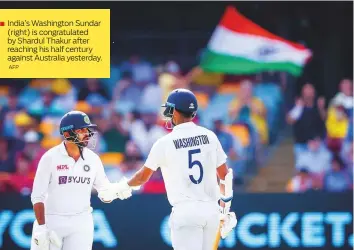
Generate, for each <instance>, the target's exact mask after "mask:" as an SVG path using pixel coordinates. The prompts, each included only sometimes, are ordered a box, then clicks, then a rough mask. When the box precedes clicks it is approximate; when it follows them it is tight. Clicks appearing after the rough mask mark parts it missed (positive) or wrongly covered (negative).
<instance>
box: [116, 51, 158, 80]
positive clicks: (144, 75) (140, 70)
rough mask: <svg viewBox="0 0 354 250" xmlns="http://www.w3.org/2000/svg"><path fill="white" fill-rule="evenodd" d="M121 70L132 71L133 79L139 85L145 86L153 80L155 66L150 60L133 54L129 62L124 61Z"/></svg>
mask: <svg viewBox="0 0 354 250" xmlns="http://www.w3.org/2000/svg"><path fill="white" fill-rule="evenodd" d="M121 70H122V71H130V72H132V78H133V81H134V82H135V83H137V84H138V85H142V86H144V85H145V84H147V83H148V82H151V81H152V80H153V75H154V68H153V67H152V65H151V64H150V63H149V62H146V61H143V60H141V58H140V57H139V56H138V55H132V56H131V57H130V58H129V61H128V62H124V63H123V64H122V66H121Z"/></svg>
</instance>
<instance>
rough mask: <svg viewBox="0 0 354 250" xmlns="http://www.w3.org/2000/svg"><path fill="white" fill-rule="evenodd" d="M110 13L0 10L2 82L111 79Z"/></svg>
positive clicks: (101, 10) (78, 10)
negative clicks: (33, 79) (8, 80)
mask: <svg viewBox="0 0 354 250" xmlns="http://www.w3.org/2000/svg"><path fill="white" fill-rule="evenodd" d="M109 77H110V10H106V9H99V10H98V9H95V10H88V9H87V10H84V9H75V10H74V9H70V10H65V9H56V10H54V9H43V10H37V9H27V10H24V9H18V10H11V9H9V10H0V78H109Z"/></svg>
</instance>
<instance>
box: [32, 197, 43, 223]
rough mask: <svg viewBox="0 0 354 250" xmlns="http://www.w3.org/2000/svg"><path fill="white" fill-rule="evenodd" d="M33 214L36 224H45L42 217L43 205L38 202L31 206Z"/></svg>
mask: <svg viewBox="0 0 354 250" xmlns="http://www.w3.org/2000/svg"><path fill="white" fill-rule="evenodd" d="M33 210H34V214H35V216H36V219H37V222H38V224H39V225H44V224H45V216H44V211H45V209H44V203H43V202H38V203H36V204H34V205H33Z"/></svg>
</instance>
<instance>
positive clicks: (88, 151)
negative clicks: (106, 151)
mask: <svg viewBox="0 0 354 250" xmlns="http://www.w3.org/2000/svg"><path fill="white" fill-rule="evenodd" d="M85 156H86V157H89V159H90V160H96V161H98V160H99V161H100V160H101V158H100V156H99V155H98V154H97V153H95V152H94V151H92V150H91V149H89V148H85Z"/></svg>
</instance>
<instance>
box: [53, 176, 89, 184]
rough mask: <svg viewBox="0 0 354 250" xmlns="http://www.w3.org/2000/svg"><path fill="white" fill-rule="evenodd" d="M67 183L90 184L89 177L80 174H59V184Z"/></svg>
mask: <svg viewBox="0 0 354 250" xmlns="http://www.w3.org/2000/svg"><path fill="white" fill-rule="evenodd" d="M68 183H81V184H90V183H91V178H90V177H82V176H59V185H63V184H68Z"/></svg>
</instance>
